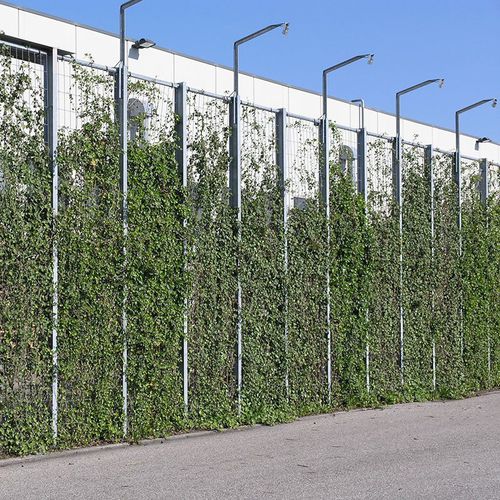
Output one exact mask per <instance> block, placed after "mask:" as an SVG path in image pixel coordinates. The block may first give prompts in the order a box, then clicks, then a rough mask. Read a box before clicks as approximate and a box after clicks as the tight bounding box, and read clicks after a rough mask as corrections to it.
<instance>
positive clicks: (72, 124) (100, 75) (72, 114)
mask: <svg viewBox="0 0 500 500" xmlns="http://www.w3.org/2000/svg"><path fill="white" fill-rule="evenodd" d="M83 71H85V72H86V73H87V74H88V75H92V88H93V93H94V95H95V96H97V97H100V98H101V99H102V102H103V103H104V102H105V101H106V106H107V108H108V111H109V113H110V114H113V109H112V106H113V102H112V100H113V95H114V85H115V80H114V73H113V71H111V70H110V71H104V70H102V69H97V68H92V67H87V68H84V67H82V66H80V65H79V64H78V63H76V62H72V61H68V60H66V59H60V60H59V61H58V66H57V88H58V95H57V108H58V115H57V120H58V126H59V128H60V129H65V130H77V129H79V128H80V127H81V126H82V124H83V123H85V121H89V120H90V119H92V117H91V116H85V114H84V113H82V112H79V111H78V110H81V109H82V108H84V107H85V103H84V102H82V96H83V95H86V93H85V90H84V89H82V88H81V85H87V83H83V79H82V78H78V75H77V74H81V73H82V72H83Z"/></svg>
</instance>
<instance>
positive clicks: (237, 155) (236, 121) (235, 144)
mask: <svg viewBox="0 0 500 500" xmlns="http://www.w3.org/2000/svg"><path fill="white" fill-rule="evenodd" d="M278 28H282V30H283V35H287V34H288V30H289V24H288V23H287V22H284V23H279V24H271V25H269V26H266V27H265V28H262V29H261V30H259V31H256V32H255V33H252V34H250V35H247V36H245V37H243V38H240V39H239V40H236V42H234V52H233V56H234V65H233V76H234V93H233V97H232V99H231V109H230V112H229V115H230V127H231V138H230V149H231V166H230V169H229V184H230V188H231V206H233V207H234V208H236V209H237V214H238V215H237V217H238V244H239V242H240V241H241V131H240V95H239V75H240V73H239V48H240V46H241V45H243V44H244V43H246V42H249V41H250V40H253V39H254V38H257V37H260V36H262V35H265V34H266V33H268V32H269V31H273V30H275V29H278ZM237 266H238V290H237V304H238V305H237V307H238V319H237V361H236V383H237V393H238V413H240V412H241V388H242V366H243V365H242V355H243V340H242V331H241V321H242V318H241V310H242V296H241V280H240V273H239V267H240V263H239V261H238V264H237Z"/></svg>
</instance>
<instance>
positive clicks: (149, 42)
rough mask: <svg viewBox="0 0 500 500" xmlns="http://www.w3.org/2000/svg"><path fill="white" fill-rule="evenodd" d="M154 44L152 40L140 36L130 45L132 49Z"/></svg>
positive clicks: (145, 47) (146, 47)
mask: <svg viewBox="0 0 500 500" xmlns="http://www.w3.org/2000/svg"><path fill="white" fill-rule="evenodd" d="M155 45H156V43H155V42H153V41H152V40H146V38H141V39H140V40H137V41H135V42H134V44H133V45H132V47H133V48H134V49H150V48H151V47H154V46H155Z"/></svg>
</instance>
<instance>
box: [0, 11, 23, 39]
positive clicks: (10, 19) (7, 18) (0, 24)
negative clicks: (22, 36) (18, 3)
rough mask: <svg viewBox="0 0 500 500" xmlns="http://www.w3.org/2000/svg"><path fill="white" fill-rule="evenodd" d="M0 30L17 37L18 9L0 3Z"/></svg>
mask: <svg viewBox="0 0 500 500" xmlns="http://www.w3.org/2000/svg"><path fill="white" fill-rule="evenodd" d="M0 31H3V32H4V33H5V34H6V35H9V36H14V37H16V38H19V10H18V9H15V8H13V7H9V6H7V5H0Z"/></svg>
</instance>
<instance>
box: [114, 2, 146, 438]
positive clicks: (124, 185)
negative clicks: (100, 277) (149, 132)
mask: <svg viewBox="0 0 500 500" xmlns="http://www.w3.org/2000/svg"><path fill="white" fill-rule="evenodd" d="M141 1H142V0H129V1H128V2H125V3H124V4H122V5H121V6H120V64H119V72H118V78H119V80H118V81H119V84H118V127H119V135H120V190H121V195H122V227H123V247H122V255H123V259H124V264H123V265H124V266H125V267H126V260H127V246H126V245H127V244H126V240H127V236H128V202H127V196H128V168H127V167H128V113H127V105H128V54H127V47H126V43H127V41H126V38H125V12H126V10H127V9H128V8H130V7H132V6H133V5H135V4H137V3H139V2H141ZM126 304H127V288H126V285H124V288H123V303H122V335H123V368H122V397H123V435H124V436H126V435H127V433H128V386H127V366H128V348H127V309H126Z"/></svg>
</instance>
